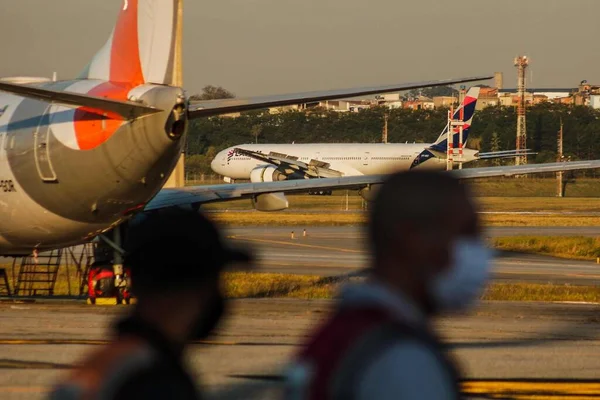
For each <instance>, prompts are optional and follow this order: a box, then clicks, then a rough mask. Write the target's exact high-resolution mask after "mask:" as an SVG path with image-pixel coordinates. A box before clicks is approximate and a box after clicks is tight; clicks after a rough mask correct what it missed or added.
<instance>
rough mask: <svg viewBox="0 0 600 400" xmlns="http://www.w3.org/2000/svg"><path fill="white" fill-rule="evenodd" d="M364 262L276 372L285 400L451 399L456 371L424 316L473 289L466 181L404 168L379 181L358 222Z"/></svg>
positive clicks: (477, 241)
mask: <svg viewBox="0 0 600 400" xmlns="http://www.w3.org/2000/svg"><path fill="white" fill-rule="evenodd" d="M368 232H369V241H370V247H371V251H372V268H370V275H369V277H368V278H367V279H366V281H365V282H364V283H359V284H354V285H349V286H347V287H345V288H343V289H342V292H341V296H340V300H339V302H338V304H337V306H336V309H335V311H334V313H333V315H332V316H331V317H330V318H329V320H327V321H325V322H324V324H323V325H322V326H321V327H319V328H318V329H317V331H316V333H315V334H314V335H312V339H310V341H309V343H308V345H307V346H306V347H305V348H304V349H303V350H302V351H301V352H300V354H299V355H298V356H297V358H296V360H295V361H294V362H293V363H292V365H291V367H290V368H289V370H288V371H287V374H286V393H287V398H289V399H293V400H296V399H298V400H299V399H303V400H304V399H311V400H316V399H319V400H321V399H323V400H324V399H357V400H361V399H364V400H366V399H378V400H386V399H410V400H412V399H415V400H416V399H419V400H429V399H436V400H444V399H457V398H460V387H459V381H460V375H459V372H458V369H457V366H456V364H455V362H454V361H453V360H452V358H451V357H450V356H449V355H448V354H447V353H446V351H445V348H444V344H443V343H442V341H441V340H440V339H439V338H438V337H437V336H436V335H435V333H434V331H433V329H432V326H431V323H432V317H434V316H436V315H439V314H442V313H448V312H458V311H464V310H467V309H468V308H469V306H471V305H473V304H474V303H475V302H476V301H477V300H478V298H479V296H480V295H481V293H482V291H483V288H484V286H485V283H486V281H487V278H488V275H489V265H490V251H489V250H488V249H487V248H486V246H485V243H484V241H483V239H482V237H481V230H480V225H479V220H478V216H477V213H476V212H475V207H474V204H473V202H472V199H471V196H470V194H469V191H468V187H467V186H465V185H463V184H461V183H460V182H459V181H458V180H457V179H454V178H452V177H451V176H450V175H448V174H445V173H436V172H427V171H411V172H404V173H398V174H394V175H391V176H390V177H389V178H388V179H387V181H386V182H384V183H383V184H382V186H381V187H380V189H379V192H378V193H377V195H376V198H375V200H374V204H373V205H372V208H371V211H370V216H369V223H368Z"/></svg>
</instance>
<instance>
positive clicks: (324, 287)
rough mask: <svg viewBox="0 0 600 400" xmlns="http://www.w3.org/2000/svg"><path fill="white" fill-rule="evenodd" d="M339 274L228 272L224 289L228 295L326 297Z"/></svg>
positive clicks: (333, 286)
mask: <svg viewBox="0 0 600 400" xmlns="http://www.w3.org/2000/svg"><path fill="white" fill-rule="evenodd" d="M340 281H341V278H323V277H320V276H316V275H287V274H270V273H245V272H230V273H226V274H225V276H224V283H225V292H226V294H227V297H231V298H265V297H267V298H269V297H289V298H302V299H329V298H332V297H333V296H334V293H335V291H336V288H337V287H338V284H339V282H340Z"/></svg>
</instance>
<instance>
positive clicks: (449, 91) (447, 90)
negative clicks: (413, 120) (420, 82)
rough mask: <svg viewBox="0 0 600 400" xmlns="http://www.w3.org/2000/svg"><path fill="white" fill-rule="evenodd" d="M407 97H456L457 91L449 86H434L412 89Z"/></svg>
mask: <svg viewBox="0 0 600 400" xmlns="http://www.w3.org/2000/svg"><path fill="white" fill-rule="evenodd" d="M408 95H409V96H410V97H417V96H419V95H423V96H427V97H437V96H458V90H456V89H454V88H452V87H450V86H434V87H427V88H422V89H413V90H411V91H410V92H408Z"/></svg>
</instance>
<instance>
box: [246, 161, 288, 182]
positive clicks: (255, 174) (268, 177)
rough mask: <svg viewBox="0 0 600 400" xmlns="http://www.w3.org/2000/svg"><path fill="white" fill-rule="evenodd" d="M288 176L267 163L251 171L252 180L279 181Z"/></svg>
mask: <svg viewBox="0 0 600 400" xmlns="http://www.w3.org/2000/svg"><path fill="white" fill-rule="evenodd" d="M285 179H286V176H285V175H284V174H282V173H281V172H279V170H278V169H277V168H276V167H274V166H272V165H267V166H266V167H258V168H254V169H253V170H252V171H250V182H253V183H258V182H277V181H284V180H285Z"/></svg>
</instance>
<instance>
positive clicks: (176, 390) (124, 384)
mask: <svg viewBox="0 0 600 400" xmlns="http://www.w3.org/2000/svg"><path fill="white" fill-rule="evenodd" d="M197 397H198V394H197V392H196V388H195V386H194V384H193V382H191V380H189V379H188V377H187V376H184V375H181V374H179V371H173V370H172V369H171V368H169V367H168V366H167V365H165V364H154V365H151V366H147V367H145V368H142V369H139V370H137V371H135V372H133V373H131V374H129V376H128V377H127V378H126V379H123V380H122V381H121V382H120V384H118V385H116V386H115V388H114V392H113V394H112V396H111V397H110V398H111V399H113V400H130V399H132V398H143V399H167V398H178V399H195V398H197Z"/></svg>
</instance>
